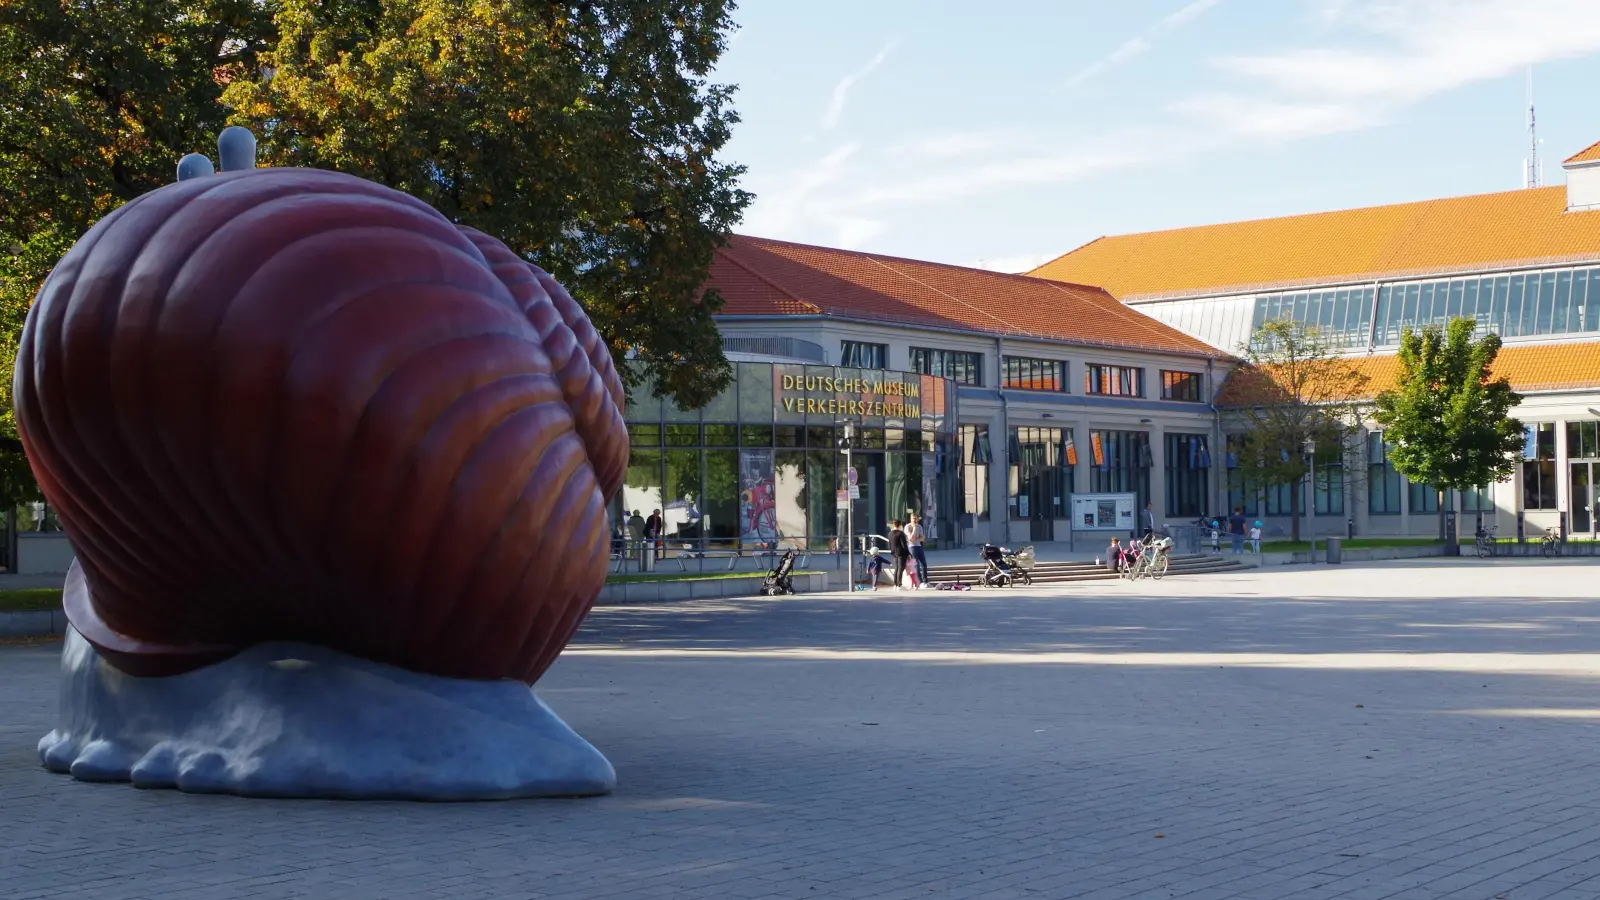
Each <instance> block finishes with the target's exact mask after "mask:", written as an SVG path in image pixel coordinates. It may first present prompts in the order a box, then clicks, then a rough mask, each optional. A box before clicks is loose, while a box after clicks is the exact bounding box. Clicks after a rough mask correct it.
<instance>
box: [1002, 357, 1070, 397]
mask: <svg viewBox="0 0 1600 900" xmlns="http://www.w3.org/2000/svg"><path fill="white" fill-rule="evenodd" d="M1000 386H1001V387H1007V388H1016V389H1018V390H1023V391H1056V392H1059V393H1066V390H1067V364H1066V363H1065V362H1064V361H1062V360H1059V359H1033V358H1031V357H1027V356H1007V357H1006V358H1005V361H1004V364H1003V366H1002V368H1001V372H1000Z"/></svg>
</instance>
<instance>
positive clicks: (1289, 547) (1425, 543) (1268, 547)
mask: <svg viewBox="0 0 1600 900" xmlns="http://www.w3.org/2000/svg"><path fill="white" fill-rule="evenodd" d="M1471 542H1472V541H1471V539H1470V538H1468V539H1466V543H1469V544H1470V543H1471ZM1442 543H1444V542H1443V541H1441V540H1439V539H1438V538H1400V537H1373V538H1346V539H1345V542H1344V546H1345V547H1346V548H1348V549H1350V550H1374V549H1377V548H1380V547H1437V546H1439V545H1440V544H1442ZM1317 546H1318V547H1325V546H1327V539H1326V538H1321V537H1319V538H1317ZM1310 549H1311V542H1310V541H1262V542H1261V550H1262V552H1264V553H1293V552H1295V551H1297V550H1310Z"/></svg>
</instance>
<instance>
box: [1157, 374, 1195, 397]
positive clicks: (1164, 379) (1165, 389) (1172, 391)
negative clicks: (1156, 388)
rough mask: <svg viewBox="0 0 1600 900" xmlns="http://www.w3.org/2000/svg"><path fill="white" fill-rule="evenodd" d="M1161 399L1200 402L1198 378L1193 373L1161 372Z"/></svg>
mask: <svg viewBox="0 0 1600 900" xmlns="http://www.w3.org/2000/svg"><path fill="white" fill-rule="evenodd" d="M1161 399H1163V400H1188V401H1191V402H1193V403H1198V402H1200V376H1199V375H1197V374H1195V373H1194V372H1169V371H1167V370H1165V369H1163V370H1162V372H1161Z"/></svg>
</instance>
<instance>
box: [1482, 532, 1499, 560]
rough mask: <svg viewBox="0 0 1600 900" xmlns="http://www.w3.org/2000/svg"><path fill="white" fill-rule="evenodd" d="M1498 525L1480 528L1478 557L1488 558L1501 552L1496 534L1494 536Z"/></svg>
mask: <svg viewBox="0 0 1600 900" xmlns="http://www.w3.org/2000/svg"><path fill="white" fill-rule="evenodd" d="M1496 527H1497V526H1494V525H1490V526H1489V527H1488V528H1479V529H1478V558H1479V559H1488V558H1489V557H1491V556H1494V555H1496V554H1497V553H1498V552H1499V545H1498V544H1497V543H1496V542H1495V536H1494V532H1495V528H1496Z"/></svg>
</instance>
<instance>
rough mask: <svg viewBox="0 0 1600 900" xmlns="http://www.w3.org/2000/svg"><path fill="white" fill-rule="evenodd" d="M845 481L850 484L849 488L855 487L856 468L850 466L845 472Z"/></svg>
mask: <svg viewBox="0 0 1600 900" xmlns="http://www.w3.org/2000/svg"><path fill="white" fill-rule="evenodd" d="M845 480H846V481H848V482H850V486H851V487H852V488H853V487H855V486H856V483H857V482H856V467H855V466H851V467H850V468H849V469H848V470H846V472H845Z"/></svg>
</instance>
